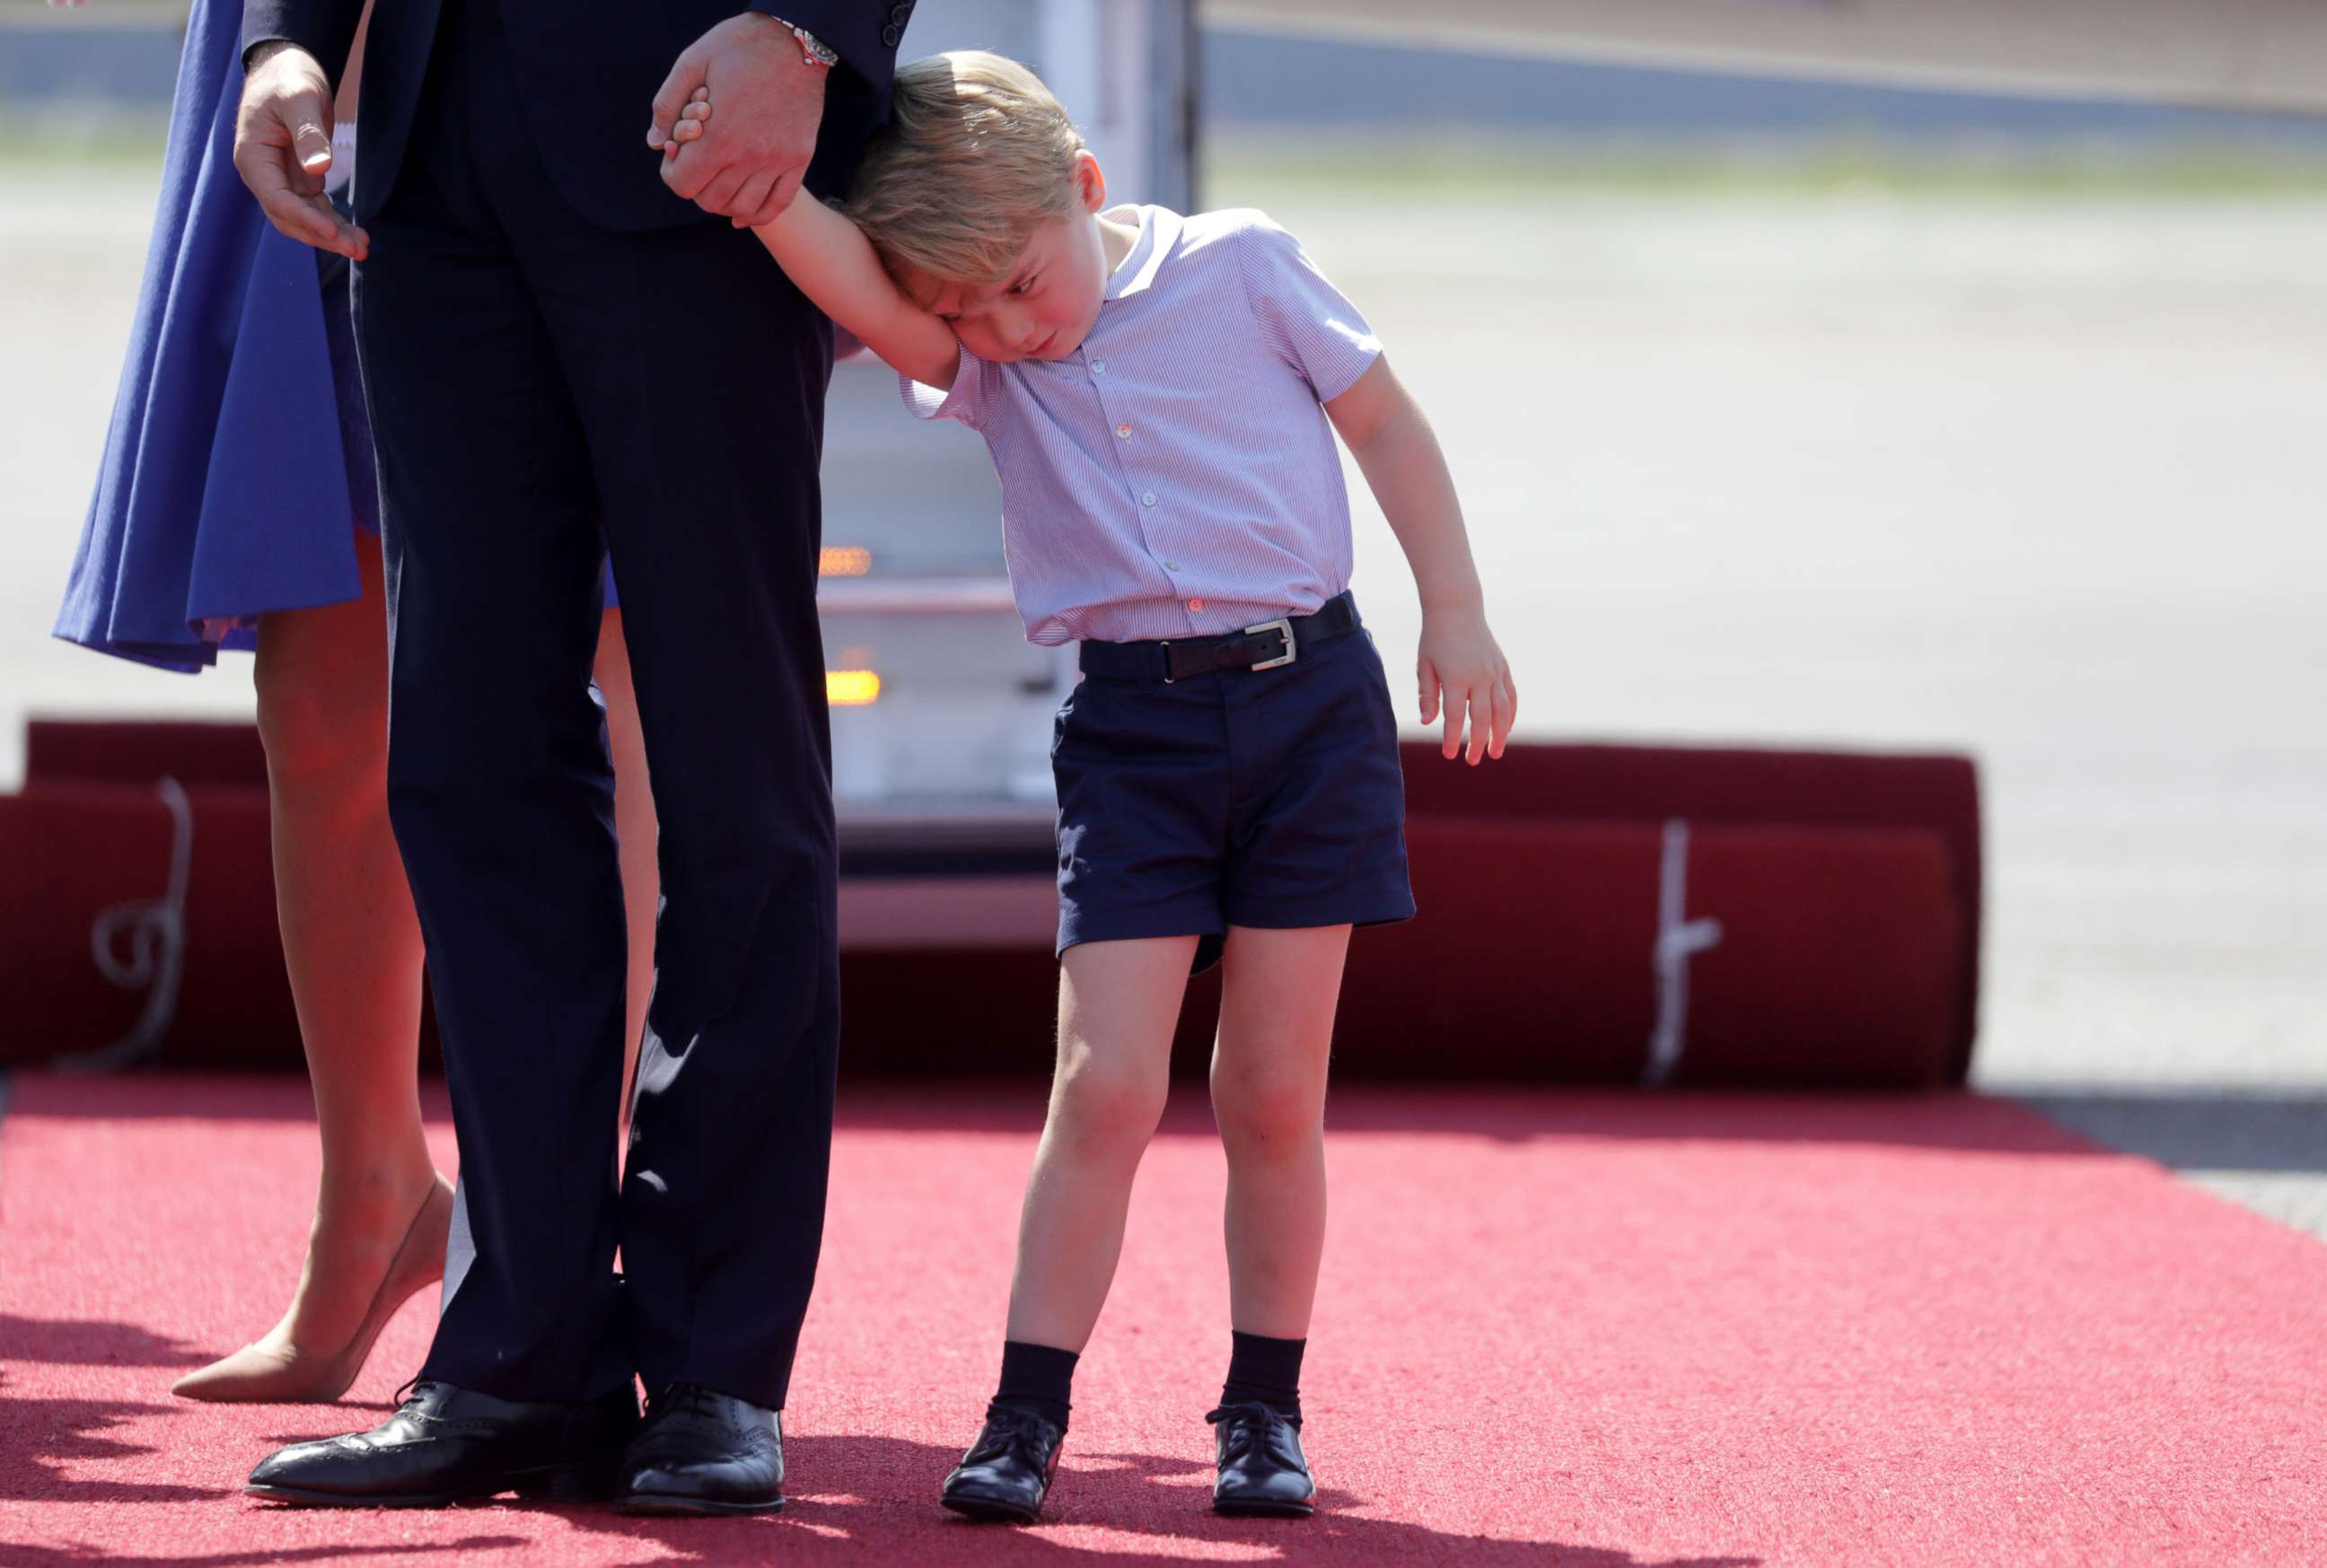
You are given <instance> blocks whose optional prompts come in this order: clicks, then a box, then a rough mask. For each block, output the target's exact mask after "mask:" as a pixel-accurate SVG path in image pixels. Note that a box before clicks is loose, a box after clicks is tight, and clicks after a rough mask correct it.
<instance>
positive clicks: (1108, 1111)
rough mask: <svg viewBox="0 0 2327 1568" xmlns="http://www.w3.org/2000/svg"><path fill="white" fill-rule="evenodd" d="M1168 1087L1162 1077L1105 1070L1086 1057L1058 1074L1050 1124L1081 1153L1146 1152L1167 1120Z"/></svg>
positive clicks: (1156, 1074) (1121, 1068) (1111, 1068)
mask: <svg viewBox="0 0 2327 1568" xmlns="http://www.w3.org/2000/svg"><path fill="white" fill-rule="evenodd" d="M1169 1087H1170V1086H1169V1083H1168V1081H1167V1079H1166V1078H1165V1077H1164V1074H1162V1073H1160V1072H1158V1073H1146V1072H1141V1071H1136V1070H1133V1069H1126V1068H1124V1067H1120V1066H1101V1065H1099V1064H1098V1063H1097V1062H1094V1061H1092V1060H1091V1059H1089V1058H1088V1057H1086V1058H1084V1059H1080V1060H1079V1061H1073V1062H1070V1063H1069V1064H1068V1065H1067V1066H1065V1067H1063V1068H1061V1069H1060V1072H1059V1081H1058V1086H1057V1088H1056V1090H1055V1092H1054V1093H1053V1096H1052V1102H1051V1103H1052V1112H1051V1119H1052V1123H1053V1125H1054V1127H1055V1130H1056V1131H1057V1132H1058V1133H1059V1134H1061V1135H1062V1136H1063V1137H1065V1138H1066V1139H1067V1140H1068V1141H1069V1142H1070V1143H1072V1144H1073V1145H1074V1146H1075V1147H1077V1148H1079V1149H1081V1150H1084V1151H1087V1152H1089V1153H1107V1152H1117V1153H1120V1152H1124V1151H1133V1152H1135V1151H1137V1150H1140V1149H1144V1148H1145V1147H1146V1146H1147V1140H1148V1138H1149V1137H1150V1136H1152V1135H1153V1134H1154V1131H1155V1124H1156V1123H1157V1122H1158V1121H1160V1120H1161V1119H1162V1118H1163V1115H1164V1097H1165V1095H1166V1094H1167V1092H1168V1091H1169Z"/></svg>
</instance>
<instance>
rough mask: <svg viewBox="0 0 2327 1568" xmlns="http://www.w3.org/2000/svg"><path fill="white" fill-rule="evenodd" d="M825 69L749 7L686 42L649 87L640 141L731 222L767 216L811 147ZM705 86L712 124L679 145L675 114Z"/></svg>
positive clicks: (788, 196) (684, 191)
mask: <svg viewBox="0 0 2327 1568" xmlns="http://www.w3.org/2000/svg"><path fill="white" fill-rule="evenodd" d="M824 78H825V68H824V67H822V66H818V65H810V64H808V62H807V61H806V60H805V59H804V58H803V57H802V55H801V53H800V46H799V41H798V40H797V39H795V38H793V37H792V35H791V32H790V29H788V28H786V27H785V26H784V25H783V23H780V22H778V21H776V20H774V19H773V18H772V17H768V16H762V15H761V14H758V13H757V12H746V13H744V14H743V15H740V16H731V17H729V18H728V19H727V20H726V21H724V22H722V23H719V25H718V26H716V27H714V28H713V29H712V30H711V31H710V32H708V33H705V34H704V35H703V36H702V37H700V38H698V39H696V41H695V42H693V43H691V44H689V45H687V49H686V51H684V52H683V53H681V54H680V55H679V57H678V62H677V63H676V64H674V65H673V66H672V67H671V68H670V74H669V75H668V76H667V77H665V78H664V79H663V84H662V90H660V91H659V92H658V93H656V94H655V98H654V123H653V125H652V126H650V128H649V130H648V131H647V145H649V146H650V147H652V148H654V149H655V150H656V151H658V152H660V153H662V154H664V157H663V161H662V178H663V183H664V184H666V185H668V186H669V187H670V188H671V189H672V190H673V191H677V192H678V194H679V195H681V196H683V197H685V198H686V199H687V200H688V201H692V202H694V203H695V204H696V206H698V207H700V208H702V209H703V210H705V211H706V212H715V213H717V214H718V215H719V216H721V217H723V218H730V219H734V222H735V227H736V228H738V229H747V228H750V227H752V226H753V225H755V224H761V223H768V222H772V221H773V220H774V219H775V217H776V215H777V214H778V213H780V212H781V211H782V210H784V209H785V208H787V207H789V206H790V205H791V201H792V198H793V197H794V196H795V195H797V194H799V184H800V177H801V176H802V175H803V174H805V173H808V159H809V158H810V157H812V156H814V155H815V153H816V133H817V127H818V126H819V125H821V124H822V123H823V120H824ZM703 87H707V88H709V89H711V92H712V95H713V96H714V97H715V98H717V100H718V103H719V121H718V126H717V128H716V129H711V128H709V127H707V126H706V129H705V133H704V135H701V136H700V137H698V138H696V139H695V140H692V141H689V142H687V143H686V144H685V145H678V143H676V142H675V141H674V140H673V137H674V135H675V134H676V132H677V130H678V123H679V119H680V117H681V115H682V114H683V113H684V112H685V109H686V106H687V103H688V101H689V100H690V99H691V98H693V97H694V95H695V90H696V89H697V88H703ZM674 146H677V147H678V153H677V155H676V156H673V155H671V154H670V149H671V148H672V147H674Z"/></svg>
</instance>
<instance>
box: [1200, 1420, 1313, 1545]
mask: <svg viewBox="0 0 2327 1568" xmlns="http://www.w3.org/2000/svg"><path fill="white" fill-rule="evenodd" d="M1204 1419H1205V1420H1206V1421H1209V1422H1210V1423H1212V1432H1213V1434H1214V1435H1215V1437H1216V1438H1217V1439H1218V1440H1219V1445H1220V1479H1218V1480H1217V1481H1214V1482H1213V1483H1212V1511H1213V1512H1214V1513H1216V1514H1273V1515H1276V1516H1279V1517H1286V1518H1306V1517H1308V1516H1310V1515H1311V1514H1313V1513H1315V1512H1316V1511H1317V1483H1316V1482H1315V1481H1313V1480H1312V1479H1310V1477H1309V1460H1308V1456H1306V1455H1305V1454H1304V1453H1303V1452H1302V1451H1301V1429H1300V1428H1298V1427H1296V1426H1294V1424H1293V1423H1292V1422H1290V1421H1288V1420H1286V1419H1285V1417H1284V1416H1282V1415H1280V1414H1277V1413H1276V1411H1275V1410H1272V1409H1271V1408H1269V1407H1268V1406H1267V1405H1222V1406H1220V1408H1219V1409H1218V1410H1215V1411H1213V1412H1211V1413H1210V1414H1208V1415H1206V1416H1205V1417H1204Z"/></svg>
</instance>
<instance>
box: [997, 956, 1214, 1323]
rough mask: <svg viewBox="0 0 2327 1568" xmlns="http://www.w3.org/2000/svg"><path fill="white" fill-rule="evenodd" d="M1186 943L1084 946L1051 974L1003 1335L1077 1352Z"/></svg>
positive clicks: (1166, 1035)
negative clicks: (1041, 1108)
mask: <svg viewBox="0 0 2327 1568" xmlns="http://www.w3.org/2000/svg"><path fill="white" fill-rule="evenodd" d="M1195 950H1196V938H1193V937H1153V938H1141V939H1138V940H1135V941H1123V942H1084V943H1081V944H1079V946H1076V947H1070V948H1068V949H1067V952H1066V956H1065V957H1064V959H1063V960H1062V961H1061V966H1060V974H1059V1063H1058V1072H1057V1076H1056V1078H1054V1079H1053V1080H1052V1082H1051V1111H1050V1117H1049V1119H1048V1120H1047V1121H1046V1122H1045V1123H1044V1124H1043V1126H1042V1144H1041V1146H1040V1147H1039V1148H1038V1149H1037V1150H1036V1151H1035V1153H1034V1171H1033V1176H1032V1177H1030V1178H1029V1179H1028V1181H1027V1183H1026V1204H1025V1209H1024V1210H1023V1214H1022V1217H1021V1218H1020V1220H1019V1225H1018V1266H1017V1271H1016V1273H1015V1274H1014V1276H1013V1278H1012V1280H1011V1284H1010V1327H1009V1334H1008V1337H1009V1338H1010V1339H1014V1340H1017V1341H1020V1342H1022V1343H1024V1344H1032V1345H1048V1346H1051V1347H1054V1348H1056V1349H1061V1350H1072V1351H1075V1352H1077V1353H1080V1351H1081V1350H1082V1348H1083V1346H1084V1345H1085V1343H1087V1342H1088V1341H1089V1339H1090V1334H1091V1328H1092V1326H1093V1325H1094V1324H1096V1323H1097V1322H1098V1312H1099V1307H1100V1305H1101V1304H1102V1303H1104V1302H1106V1300H1107V1286H1108V1285H1109V1284H1110V1283H1113V1281H1114V1279H1115V1265H1116V1260H1117V1257H1119V1256H1120V1255H1121V1254H1122V1251H1123V1220H1124V1214H1125V1211H1126V1209H1127V1208H1128V1207H1129V1205H1130V1202H1131V1181H1132V1178H1133V1176H1135V1174H1136V1173H1137V1172H1138V1170H1139V1157H1140V1155H1141V1154H1142V1153H1145V1151H1146V1148H1147V1141H1148V1139H1149V1138H1150V1137H1151V1136H1152V1135H1153V1134H1154V1131H1155V1124H1156V1121H1157V1120H1158V1119H1159V1118H1160V1117H1161V1116H1162V1115H1163V1114H1164V1094H1165V1090H1166V1087H1167V1082H1168V1074H1169V1069H1170V1066H1171V1057H1172V1034H1173V1030H1174V1029H1175V1028H1177V1027H1178V1024H1179V1021H1180V1001H1181V997H1182V994H1184V993H1185V992H1186V990H1187V986H1188V965H1189V962H1190V961H1191V960H1192V958H1193V957H1194V956H1195Z"/></svg>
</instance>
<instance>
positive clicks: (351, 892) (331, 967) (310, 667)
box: [179, 535, 451, 1399]
mask: <svg viewBox="0 0 2327 1568" xmlns="http://www.w3.org/2000/svg"><path fill="white" fill-rule="evenodd" d="M356 545H357V549H356V559H357V562H358V566H359V571H360V575H361V580H362V584H363V592H362V594H361V596H360V598H358V599H356V600H354V601H352V602H348V603H345V604H334V605H327V606H323V607H322V608H319V609H313V610H295V611H283V612H281V613H279V614H273V615H269V616H267V617H266V618H265V620H264V621H262V622H261V624H260V627H259V633H258V658H257V671H256V675H257V690H258V727H259V733H260V735H261V737H262V739H263V740H264V741H265V742H266V780H267V793H268V798H269V803H270V812H271V823H272V832H273V840H274V858H275V899H276V918H277V919H278V921H279V923H280V925H281V928H282V937H283V957H284V962H285V967H286V968H287V969H288V971H289V975H290V981H291V995H292V999H293V1001H294V1003H295V1004H296V1006H297V1009H298V1014H299V1032H300V1037H301V1039H302V1041H304V1045H305V1048H306V1053H307V1072H308V1078H309V1079H310V1081H311V1082H312V1083H313V1087H314V1095H315V1119H316V1122H317V1124H318V1125H319V1127H320V1129H321V1132H322V1150H323V1160H322V1182H321V1184H320V1185H319V1187H318V1189H317V1190H316V1194H315V1215H314V1222H313V1227H312V1228H311V1230H310V1232H309V1236H308V1240H307V1256H306V1261H305V1263H304V1266H303V1267H302V1268H301V1270H300V1275H299V1284H298V1288H297V1289H296V1291H295V1292H294V1293H293V1296H292V1300H291V1305H290V1309H289V1311H286V1312H285V1314H284V1316H283V1320H282V1321H281V1322H280V1323H278V1324H276V1327H275V1329H274V1330H273V1331H272V1332H271V1333H269V1334H268V1335H267V1336H266V1338H265V1339H262V1340H260V1341H259V1342H258V1345H257V1347H256V1348H255V1349H259V1350H261V1351H263V1352H265V1353H266V1357H268V1358H272V1359H273V1360H275V1361H276V1362H285V1361H289V1362H305V1363H310V1364H312V1363H313V1362H315V1361H317V1360H319V1359H322V1360H328V1359H330V1358H333V1357H335V1356H337V1355H339V1353H341V1351H343V1350H346V1349H349V1348H350V1340H351V1339H354V1338H355V1337H356V1335H357V1333H358V1330H360V1328H362V1327H363V1326H364V1325H365V1322H366V1319H367V1314H368V1312H369V1309H370V1308H371V1307H372V1304H373V1298H374V1297H375V1296H376V1295H378V1294H380V1293H381V1291H382V1285H383V1282H384V1281H385V1280H386V1279H387V1276H388V1272H389V1269H390V1265H391V1264H392V1263H394V1262H395V1261H396V1260H397V1258H398V1255H399V1252H400V1251H406V1252H407V1253H409V1254H410V1255H411V1256H410V1257H409V1258H408V1259H407V1263H408V1266H407V1268H406V1269H405V1270H404V1271H403V1272H404V1273H405V1274H414V1275H415V1277H414V1279H413V1280H412V1281H410V1282H407V1283H409V1284H410V1287H411V1288H417V1284H419V1283H426V1282H425V1278H418V1277H417V1275H419V1274H431V1275H433V1273H434V1272H435V1271H441V1269H442V1267H443V1264H444V1243H443V1240H442V1238H441V1234H439V1235H438V1236H437V1237H436V1239H435V1241H434V1243H433V1246H432V1244H431V1242H430V1239H429V1237H424V1236H422V1235H420V1234H419V1232H420V1231H421V1230H423V1229H427V1228H429V1224H430V1221H431V1216H430V1214H429V1213H428V1212H426V1211H425V1209H424V1204H428V1205H430V1206H431V1207H433V1208H435V1209H442V1210H443V1212H442V1213H441V1214H437V1215H435V1217H434V1224H435V1227H436V1228H437V1229H438V1231H440V1232H441V1227H442V1225H443V1223H444V1218H446V1217H448V1216H449V1213H450V1207H451V1206H450V1195H449V1192H446V1193H444V1195H443V1196H441V1197H436V1196H435V1194H436V1190H437V1188H438V1186H439V1178H438V1177H437V1174H436V1170H435V1164H434V1162H432V1161H431V1160H430V1158H429V1154H428V1146H427V1143H426V1142H425V1140H424V1138H423V1137H422V1135H421V1128H420V1097H419V1084H418V1068H417V1058H418V1051H419V1032H420V971H421V943H420V928H419V924H418V921H417V920H416V919H415V918H414V915H413V912H412V898H411V894H410V893H409V892H408V891H407V889H406V886H405V881H404V865H403V863H402V861H401V860H399V859H398V858H397V851H396V841H395V839H394V837H393V836H392V835H390V833H389V831H388V772H387V742H388V637H387V627H386V621H385V618H384V613H383V604H384V596H383V593H382V590H381V579H380V563H379V545H378V540H377V539H374V538H372V537H369V536H368V535H359V536H358V537H357V540H356ZM432 1199H433V1202H432ZM407 1238H409V1239H410V1240H411V1242H412V1244H413V1245H412V1246H411V1247H410V1248H409V1249H407V1248H405V1243H406V1242H407ZM432 1251H433V1254H434V1256H433V1260H432V1259H430V1258H428V1257H427V1254H429V1253H430V1252H432ZM397 1299H398V1300H401V1299H402V1298H401V1297H400V1296H399V1297H398V1298H397ZM235 1359H236V1358H229V1360H228V1361H227V1362H221V1363H220V1364H219V1366H218V1367H213V1368H208V1369H206V1370H205V1372H202V1373H197V1374H195V1375H194V1376H192V1377H189V1378H188V1379H186V1380H185V1382H184V1383H183V1384H182V1385H181V1386H180V1389H179V1391H180V1392H181V1393H185V1394H189V1395H194V1396H197V1397H207V1398H238V1397H240V1398H259V1397H274V1398H300V1397H311V1398H326V1399H328V1398H333V1397H336V1396H337V1395H338V1393H339V1390H338V1389H321V1390H307V1389H304V1388H301V1387H297V1386H290V1385H287V1384H285V1377H292V1379H293V1382H294V1383H295V1381H296V1378H295V1376H294V1374H292V1373H289V1372H286V1370H285V1368H284V1367H280V1366H277V1367H266V1366H265V1365H263V1364H261V1363H259V1362H248V1363H246V1364H244V1365H243V1366H241V1367H240V1368H239V1370H237V1369H236V1368H235V1367H231V1366H230V1363H233V1362H234V1361H235ZM358 1360H359V1362H360V1356H359V1357H358ZM346 1370H347V1375H348V1376H350V1377H352V1376H353V1371H354V1368H352V1367H350V1368H347V1369H346ZM321 1375H322V1376H324V1377H326V1378H328V1377H329V1374H328V1372H327V1371H326V1372H324V1373H322V1374H321Z"/></svg>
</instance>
